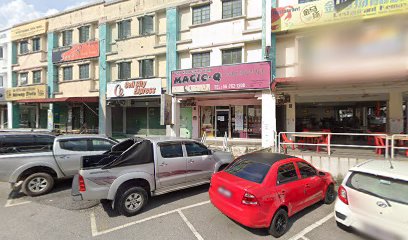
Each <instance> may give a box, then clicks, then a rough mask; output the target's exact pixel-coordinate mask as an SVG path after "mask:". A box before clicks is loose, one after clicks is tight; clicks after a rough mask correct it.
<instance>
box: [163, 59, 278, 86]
mask: <svg viewBox="0 0 408 240" xmlns="http://www.w3.org/2000/svg"><path fill="white" fill-rule="evenodd" d="M171 77H172V84H173V85H172V90H173V93H188V92H211V91H229V90H246V89H248V90H250V89H267V88H269V86H270V81H271V67H270V63H269V62H257V63H246V64H237V65H225V66H217V67H206V68H196V69H188V70H177V71H173V72H172V74H171Z"/></svg>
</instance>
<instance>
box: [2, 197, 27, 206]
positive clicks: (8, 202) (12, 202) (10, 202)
mask: <svg viewBox="0 0 408 240" xmlns="http://www.w3.org/2000/svg"><path fill="white" fill-rule="evenodd" d="M27 203H31V201H24V202H16V203H14V199H8V200H7V202H6V205H4V207H5V208H8V207H14V206H18V205H23V204H27Z"/></svg>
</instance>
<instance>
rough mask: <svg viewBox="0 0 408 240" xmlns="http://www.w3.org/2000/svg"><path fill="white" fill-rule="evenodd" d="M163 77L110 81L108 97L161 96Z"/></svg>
mask: <svg viewBox="0 0 408 240" xmlns="http://www.w3.org/2000/svg"><path fill="white" fill-rule="evenodd" d="M161 93H162V80H161V78H152V79H143V80H129V81H117V82H110V83H108V86H107V93H106V96H107V98H125V97H143V96H160V95H161Z"/></svg>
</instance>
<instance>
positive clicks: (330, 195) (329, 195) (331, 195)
mask: <svg viewBox="0 0 408 240" xmlns="http://www.w3.org/2000/svg"><path fill="white" fill-rule="evenodd" d="M334 200H336V191H335V190H334V185H333V184H330V185H329V186H328V187H327V190H326V194H325V197H324V203H325V204H332V203H333V202H334Z"/></svg>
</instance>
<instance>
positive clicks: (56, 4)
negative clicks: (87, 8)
mask: <svg viewBox="0 0 408 240" xmlns="http://www.w3.org/2000/svg"><path fill="white" fill-rule="evenodd" d="M92 2H98V0H0V29H4V28H7V27H10V26H11V25H13V24H17V23H20V22H26V21H29V20H32V19H36V18H40V17H43V16H46V15H51V14H55V13H57V12H59V11H64V10H66V9H70V8H75V7H79V6H82V5H85V4H88V3H92Z"/></svg>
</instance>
